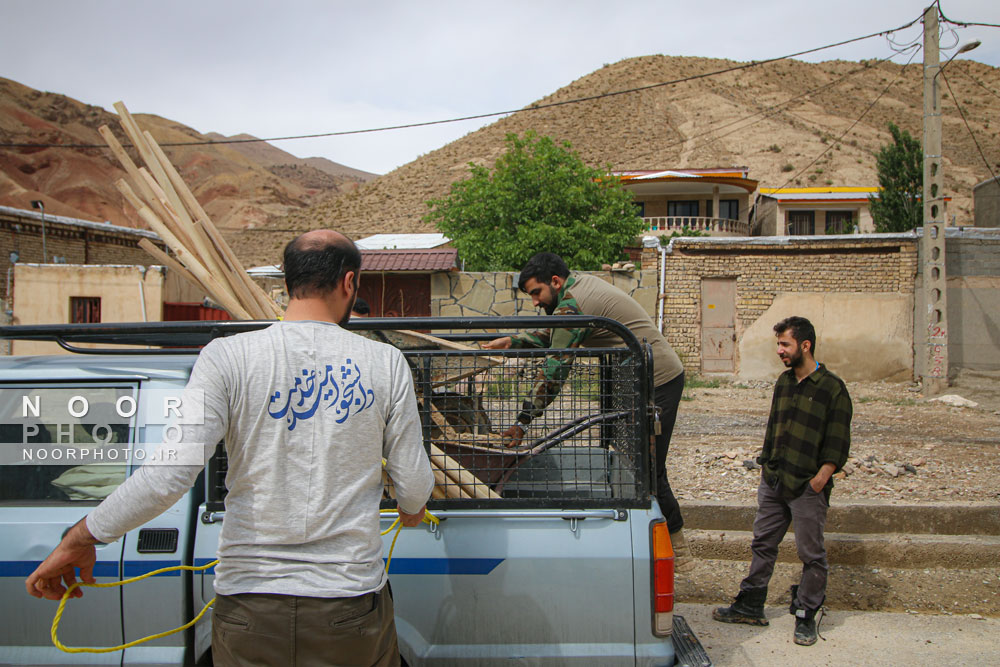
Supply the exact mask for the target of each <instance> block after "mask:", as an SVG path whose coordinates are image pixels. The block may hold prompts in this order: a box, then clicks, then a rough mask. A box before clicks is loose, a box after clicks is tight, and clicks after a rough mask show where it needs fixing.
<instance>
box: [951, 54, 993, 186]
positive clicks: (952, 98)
mask: <svg viewBox="0 0 1000 667" xmlns="http://www.w3.org/2000/svg"><path fill="white" fill-rule="evenodd" d="M938 73H939V74H940V75H941V78H942V79H944V83H945V85H947V86H948V92H949V93H951V101H952V102H954V103H955V107H956V108H957V109H958V114H959V115H960V116H961V117H962V122H963V123H965V129H966V130H968V131H969V136H970V137H972V141H973V143H974V144H976V148H977V149H978V150H979V157H981V158H983V164H985V165H986V168H987V169H988V170H989V172H990V176H992V177H993V180H996V178H997V175H996V173H995V172H994V171H993V167H992V166H990V162H989V160H987V159H986V155H985V154H984V153H983V147H982V146H980V145H979V139H976V133H975V132H973V131H972V128H971V127H969V120H968V119H967V118H966V117H965V111H964V110H963V109H962V105H961V104H959V102H958V98H957V97H955V91H953V90H952V89H951V83H950V82H949V81H948V77H947V76H945V73H944V70H943V69H942V70H939V71H938Z"/></svg>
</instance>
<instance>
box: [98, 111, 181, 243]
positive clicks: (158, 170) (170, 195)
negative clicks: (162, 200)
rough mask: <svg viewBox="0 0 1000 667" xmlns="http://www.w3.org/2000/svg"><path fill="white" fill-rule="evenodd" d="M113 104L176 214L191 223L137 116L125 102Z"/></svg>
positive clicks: (126, 130) (127, 132) (123, 125)
mask: <svg viewBox="0 0 1000 667" xmlns="http://www.w3.org/2000/svg"><path fill="white" fill-rule="evenodd" d="M112 106H114V108H115V111H117V112H118V119H119V121H120V122H121V124H122V128H123V129H124V130H125V133H126V134H128V135H129V138H130V139H132V143H133V144H134V145H135V148H136V150H137V151H139V155H140V156H142V160H143V162H145V163H146V166H147V167H148V168H149V170H150V171H151V172H152V174H153V176H154V177H155V178H156V182H157V183H159V185H160V187H161V188H162V189H163V191H164V193H166V195H167V200H168V201H169V202H170V205H171V206H172V207H173V209H174V211H175V212H176V214H177V215H178V216H179V217H180V219H181V221H182V223H183V222H186V223H187V224H191V217H190V216H189V215H188V212H187V210H186V209H185V208H184V204H183V203H182V202H181V198H180V197H179V196H178V195H177V192H176V191H175V190H174V187H173V185H172V184H171V183H170V178H169V177H168V176H167V174H166V172H165V171H164V170H163V166H162V165H161V164H160V162H159V160H157V159H156V156H155V155H154V154H153V149H152V148H151V147H150V145H149V141H148V140H147V138H146V135H145V134H143V132H142V130H141V129H140V128H139V124H138V123H136V122H135V118H133V117H132V114H131V113H129V110H128V109H127V108H126V107H125V104H124V102H115V103H114V105H112ZM150 136H152V135H150ZM185 219H186V220H185ZM183 226H184V225H182V227H183Z"/></svg>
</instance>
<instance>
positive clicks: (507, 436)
mask: <svg viewBox="0 0 1000 667" xmlns="http://www.w3.org/2000/svg"><path fill="white" fill-rule="evenodd" d="M500 437H501V439H503V441H504V443H503V444H504V445H506V446H507V447H517V446H518V445H520V444H521V438H523V437H524V429H523V428H521V425H520V424H514V425H513V426H511V427H510V428H509V429H507V430H506V431H504V432H503V433H501V434H500Z"/></svg>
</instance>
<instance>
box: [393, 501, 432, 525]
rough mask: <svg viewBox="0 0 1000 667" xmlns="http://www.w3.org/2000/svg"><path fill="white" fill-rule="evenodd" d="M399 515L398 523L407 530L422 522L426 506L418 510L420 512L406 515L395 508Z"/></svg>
mask: <svg viewBox="0 0 1000 667" xmlns="http://www.w3.org/2000/svg"><path fill="white" fill-rule="evenodd" d="M396 511H397V512H398V513H399V522H400V523H401V524H403V525H404V526H406V527H407V528H414V527H416V526H419V525H420V522H421V521H423V520H424V514H425V513H426V512H427V505H424V506H423V507H421V508H420V511H419V512H417V513H416V514H407V513H406V512H404V511H403V510H401V509H399V508H398V507H397V508H396Z"/></svg>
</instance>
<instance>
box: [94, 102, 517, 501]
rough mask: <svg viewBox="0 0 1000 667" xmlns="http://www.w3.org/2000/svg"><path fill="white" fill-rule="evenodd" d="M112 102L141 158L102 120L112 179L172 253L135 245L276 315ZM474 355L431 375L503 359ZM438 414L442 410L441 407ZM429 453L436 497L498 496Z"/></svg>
mask: <svg viewBox="0 0 1000 667" xmlns="http://www.w3.org/2000/svg"><path fill="white" fill-rule="evenodd" d="M114 107H115V110H116V111H117V112H118V117H119V119H120V121H121V125H122V128H123V129H124V130H125V134H126V136H128V138H129V140H130V141H131V142H132V146H133V147H134V148H135V150H136V152H137V153H138V154H139V156H140V158H141V159H142V162H143V163H144V165H145V166H142V167H137V166H136V164H135V163H134V162H133V161H132V158H131V157H129V155H128V153H127V152H126V151H125V148H124V147H123V146H122V145H121V143H120V142H119V141H118V139H117V138H115V136H114V134H113V133H112V132H111V130H110V129H109V128H108V127H107V126H106V125H105V126H102V127H101V128H100V129H99V130H98V131H99V132H100V133H101V136H102V137H104V140H105V141H106V142H107V144H108V146H109V147H110V148H111V150H112V152H113V153H114V154H115V157H117V158H118V161H119V162H121V165H122V167H123V168H124V169H125V172H126V174H127V175H128V178H127V179H124V178H123V179H120V180H118V181H117V182H116V183H115V185H116V186H117V188H118V190H119V191H120V192H121V193H122V195H123V196H124V197H125V199H126V200H127V201H128V202H129V203H130V204H131V205H132V206H133V207H134V208H135V210H136V211H138V213H139V216H140V217H141V218H142V219H143V221H145V223H146V224H147V225H149V227H150V229H152V230H153V231H154V232H156V233H157V234H158V235H159V236H160V238H161V239H163V241H164V243H166V245H167V247H169V248H170V250H171V252H173V256H170V255H168V254H166V253H164V252H163V251H162V250H160V248H158V247H157V246H156V245H154V244H153V243H151V242H150V241H149V240H147V239H143V240H142V241H140V242H139V244H140V246H141V247H142V248H143V249H144V250H146V252H148V253H149V254H151V255H152V256H153V257H154V258H155V259H156V260H157V261H158V262H160V263H161V264H163V265H165V266H167V267H168V268H170V269H172V270H174V271H177V273H179V274H180V275H181V276H183V277H184V278H186V279H187V280H188V281H190V282H191V283H192V284H194V285H195V286H196V287H199V288H201V289H202V290H204V292H205V293H206V294H208V295H209V297H210V298H211V299H212V300H214V301H215V302H216V303H218V304H219V305H221V306H222V307H223V308H225V309H226V310H227V311H228V312H229V314H230V315H232V316H233V318H235V319H240V320H252V319H259V320H273V319H276V318H278V317H280V316H281V313H282V309H281V306H279V305H278V304H277V303H276V302H275V301H274V300H273V299H272V298H271V297H270V296H268V295H267V294H266V293H265V292H264V290H263V289H261V288H260V286H259V285H257V283H255V282H254V281H253V279H251V278H250V276H249V274H248V273H247V272H246V270H245V269H244V268H243V265H242V264H241V263H240V261H239V259H238V258H237V257H236V254H235V253H234V252H233V251H232V249H231V248H230V247H229V244H227V243H226V241H225V239H223V237H222V234H220V233H219V230H218V229H217V228H216V227H215V225H214V224H213V223H212V220H211V219H210V218H209V217H208V214H207V213H205V210H204V209H203V208H202V207H201V205H200V204H199V203H198V200H197V199H195V196H194V194H193V193H192V192H191V190H190V188H188V186H187V185H186V184H185V183H184V181H183V179H181V176H180V174H179V173H178V171H177V169H176V168H175V167H174V166H173V164H171V162H170V160H169V159H168V158H167V156H166V154H165V153H164V152H163V149H162V148H160V146H159V144H157V143H156V140H155V139H153V136H152V135H151V134H150V133H149V132H148V131H143V130H141V129H140V128H139V126H138V124H136V122H135V119H134V118H132V115H131V114H130V113H129V111H128V109H127V108H126V107H125V105H124V104H123V103H122V102H118V103H116V104H115V105H114ZM393 335H395V336H401V337H404V338H406V339H408V340H416V341H417V342H419V343H428V342H433V343H435V344H439V345H440V346H442V347H445V348H448V349H455V348H462V349H470V348H468V347H467V346H463V345H460V344H458V343H451V342H448V341H444V340H442V339H440V338H435V337H433V336H428V335H427V334H419V333H417V332H409V331H397V332H393ZM393 342H396V341H393ZM477 362H478V363H477V364H475V365H473V366H472V368H471V370H470V369H469V368H462V369H461V371H459V370H458V369H448V368H447V367H445V366H441V367H440V368H436V369H435V373H434V381H435V383H436V384H445V383H448V382H455V381H457V380H458V379H460V378H462V377H467V376H468V375H469V374H472V373H476V372H480V371H481V370H485V369H486V368H489V367H491V366H493V365H496V364H498V363H500V362H501V360H499V359H494V358H490V357H482V361H480V360H478V359H477ZM432 410H433V408H432ZM434 412H437V411H436V410H434ZM437 416H438V417H440V414H438V415H437ZM430 460H431V468H432V470H433V472H434V478H435V481H436V485H435V488H434V492H433V497H434V498H499V497H500V496H499V495H498V494H497V493H496V492H494V491H493V490H491V489H490V488H489V487H488V486H487V485H486V484H485V483H484V482H482V481H481V480H480V479H479V478H477V477H476V476H475V475H473V474H472V473H471V472H469V471H468V470H466V469H465V468H464V467H462V466H461V465H460V464H459V463H458V462H457V461H455V460H454V459H453V458H451V457H450V456H448V455H447V454H445V453H444V452H442V451H441V449H440V448H438V447H437V446H436V445H434V444H431V450H430ZM382 474H383V480H384V481H385V485H386V493H387V494H388V495H389V496H390V497H393V496H394V490H393V485H392V480H391V479H389V477H388V475H386V474H385V472H384V471H383V473H382Z"/></svg>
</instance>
